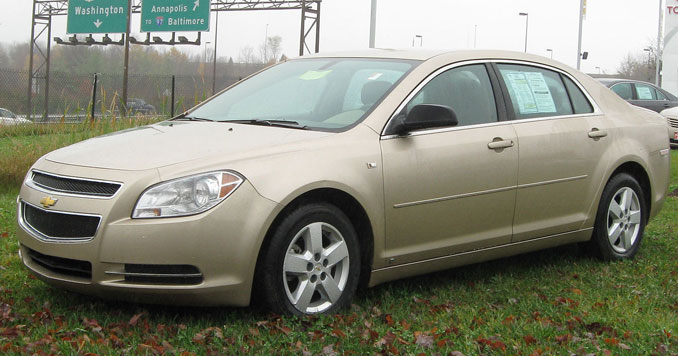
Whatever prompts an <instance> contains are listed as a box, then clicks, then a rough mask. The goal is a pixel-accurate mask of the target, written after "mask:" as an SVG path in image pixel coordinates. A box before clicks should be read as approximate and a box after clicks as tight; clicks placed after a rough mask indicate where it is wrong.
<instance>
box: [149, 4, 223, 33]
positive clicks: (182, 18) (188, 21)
mask: <svg viewBox="0 0 678 356" xmlns="http://www.w3.org/2000/svg"><path fill="white" fill-rule="evenodd" d="M209 20H210V0H144V1H143V2H142V3H141V31H142V32H175V31H209V27H210V26H209V22H210V21H209Z"/></svg>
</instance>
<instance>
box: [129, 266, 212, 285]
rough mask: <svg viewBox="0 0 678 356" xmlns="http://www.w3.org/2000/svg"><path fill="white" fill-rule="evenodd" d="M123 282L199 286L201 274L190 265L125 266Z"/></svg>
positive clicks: (196, 268)
mask: <svg viewBox="0 0 678 356" xmlns="http://www.w3.org/2000/svg"><path fill="white" fill-rule="evenodd" d="M121 274H122V275H124V276H125V282H128V283H143V284H173V285H187V284H200V283H201V282H202V273H200V270H199V269H198V267H195V266H190V265H143V264H126V265H125V272H123V273H121Z"/></svg>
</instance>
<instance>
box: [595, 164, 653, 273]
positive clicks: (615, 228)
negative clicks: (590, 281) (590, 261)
mask: <svg viewBox="0 0 678 356" xmlns="http://www.w3.org/2000/svg"><path fill="white" fill-rule="evenodd" d="M643 193H644V192H643V190H642V188H641V187H640V185H639V184H638V181H637V180H636V179H635V178H634V177H633V176H631V175H629V174H626V173H620V174H618V175H616V176H614V177H613V178H612V179H610V181H609V182H608V183H607V185H606V186H605V190H603V195H602V197H601V199H600V204H599V206H598V213H597V215H596V222H595V226H594V229H593V237H592V239H591V243H590V246H591V248H592V249H593V251H594V252H596V254H597V255H598V257H600V258H602V259H603V260H620V259H625V258H633V256H634V255H635V254H636V252H638V249H639V247H640V241H641V240H642V238H643V231H644V230H645V224H646V222H647V207H646V204H645V199H644V196H643Z"/></svg>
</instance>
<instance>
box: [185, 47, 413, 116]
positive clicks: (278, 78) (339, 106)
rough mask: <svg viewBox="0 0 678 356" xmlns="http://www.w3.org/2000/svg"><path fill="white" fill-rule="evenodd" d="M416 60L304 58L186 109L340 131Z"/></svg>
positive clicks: (213, 114) (190, 114) (214, 114)
mask: <svg viewBox="0 0 678 356" xmlns="http://www.w3.org/2000/svg"><path fill="white" fill-rule="evenodd" d="M416 63H417V62H414V61H405V60H384V59H353V58H345V59H334V58H333V59H304V60H295V61H290V62H286V63H282V64H280V65H277V66H274V67H271V68H269V69H267V70H265V71H263V72H261V73H259V74H258V75H256V76H253V77H252V78H250V79H248V80H246V81H244V82H242V83H239V84H238V85H236V86H235V87H233V88H231V89H230V90H227V91H225V92H223V93H222V94H220V95H218V96H216V97H214V98H213V99H211V100H209V101H208V102H206V103H204V104H203V105H201V106H199V107H198V108H197V109H195V110H193V111H191V112H190V113H188V114H187V116H189V117H193V118H201V119H209V120H214V121H226V122H227V121H243V122H244V121H250V120H257V121H275V122H279V121H290V122H295V123H297V124H299V126H303V127H306V128H310V129H320V130H340V129H343V128H346V127H349V126H351V125H353V124H355V123H357V122H358V121H359V120H361V119H362V118H363V116H364V115H365V113H367V112H368V111H370V110H371V109H372V107H373V106H374V105H375V104H376V103H378V102H379V101H380V100H381V99H382V98H383V97H384V96H385V94H386V93H387V92H389V91H390V90H391V88H392V87H393V85H394V84H395V83H397V82H398V81H399V80H400V79H401V78H402V77H403V75H404V74H405V73H407V72H408V71H410V70H411V69H412V68H413V67H414V65H415V64H416Z"/></svg>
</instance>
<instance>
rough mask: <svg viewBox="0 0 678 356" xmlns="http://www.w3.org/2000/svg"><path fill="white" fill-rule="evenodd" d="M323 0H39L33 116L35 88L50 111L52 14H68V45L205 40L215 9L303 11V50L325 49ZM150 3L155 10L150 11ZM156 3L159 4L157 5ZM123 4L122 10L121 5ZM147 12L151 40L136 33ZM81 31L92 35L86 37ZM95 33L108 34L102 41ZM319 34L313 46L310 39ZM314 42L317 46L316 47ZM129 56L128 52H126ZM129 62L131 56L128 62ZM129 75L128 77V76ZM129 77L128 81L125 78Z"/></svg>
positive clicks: (35, 1)
mask: <svg viewBox="0 0 678 356" xmlns="http://www.w3.org/2000/svg"><path fill="white" fill-rule="evenodd" d="M321 2H322V0H70V1H69V0H33V17H32V26H31V42H30V43H31V48H30V58H29V82H28V99H27V115H28V117H29V118H30V117H31V115H32V111H33V110H32V96H33V94H34V90H35V88H44V107H43V108H44V110H43V115H44V116H45V117H46V115H47V114H48V111H49V110H48V108H49V72H50V51H51V39H52V17H53V16H65V15H68V21H67V33H69V34H72V35H74V36H72V37H71V38H69V39H68V40H67V41H65V40H63V39H61V38H57V37H55V38H54V41H55V42H56V43H57V44H64V45H88V46H91V45H125V51H126V52H128V49H129V45H130V43H131V44H143V45H157V44H162V45H167V44H171V45H179V44H185V45H200V32H202V31H208V30H209V14H210V13H211V12H222V11H250V10H300V11H301V31H300V36H299V55H300V56H303V55H304V54H305V53H311V52H316V53H317V52H318V50H319V48H320V3H321ZM149 6H150V10H147V9H148V8H149ZM154 6H155V8H154ZM121 7H122V10H121ZM133 13H141V18H142V23H141V31H142V32H146V33H147V36H148V37H147V40H146V41H137V40H135V39H133V38H130V36H129V33H130V32H131V29H130V27H131V26H130V24H131V21H130V19H131V14H133ZM151 32H172V40H171V41H169V42H167V41H164V40H162V39H161V38H159V37H157V39H158V40H156V37H154V38H153V41H150V37H151V36H150V34H151ZM175 32H198V39H197V40H195V41H189V40H188V39H186V38H185V37H183V36H179V38H178V41H175V39H174V38H175ZM115 33H122V34H124V37H123V40H120V41H113V40H112V39H111V38H110V37H109V36H108V34H115ZM77 34H89V36H88V37H86V38H85V40H84V41H80V40H79V39H78V38H77ZM93 34H105V36H104V37H103V38H102V39H101V40H96V39H94V38H93V36H92V35H93ZM310 38H312V39H314V43H312V44H311V46H309V43H308V39H310ZM311 47H313V50H311ZM126 58H127V56H126ZM126 62H127V61H126ZM124 67H125V72H126V71H127V67H128V65H127V63H126V64H125V66H124ZM124 77H125V78H126V77H127V76H126V75H124ZM123 82H126V80H124V79H123ZM126 93H127V86H126V85H125V84H123V95H122V98H121V99H122V102H123V103H124V102H125V100H126Z"/></svg>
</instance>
